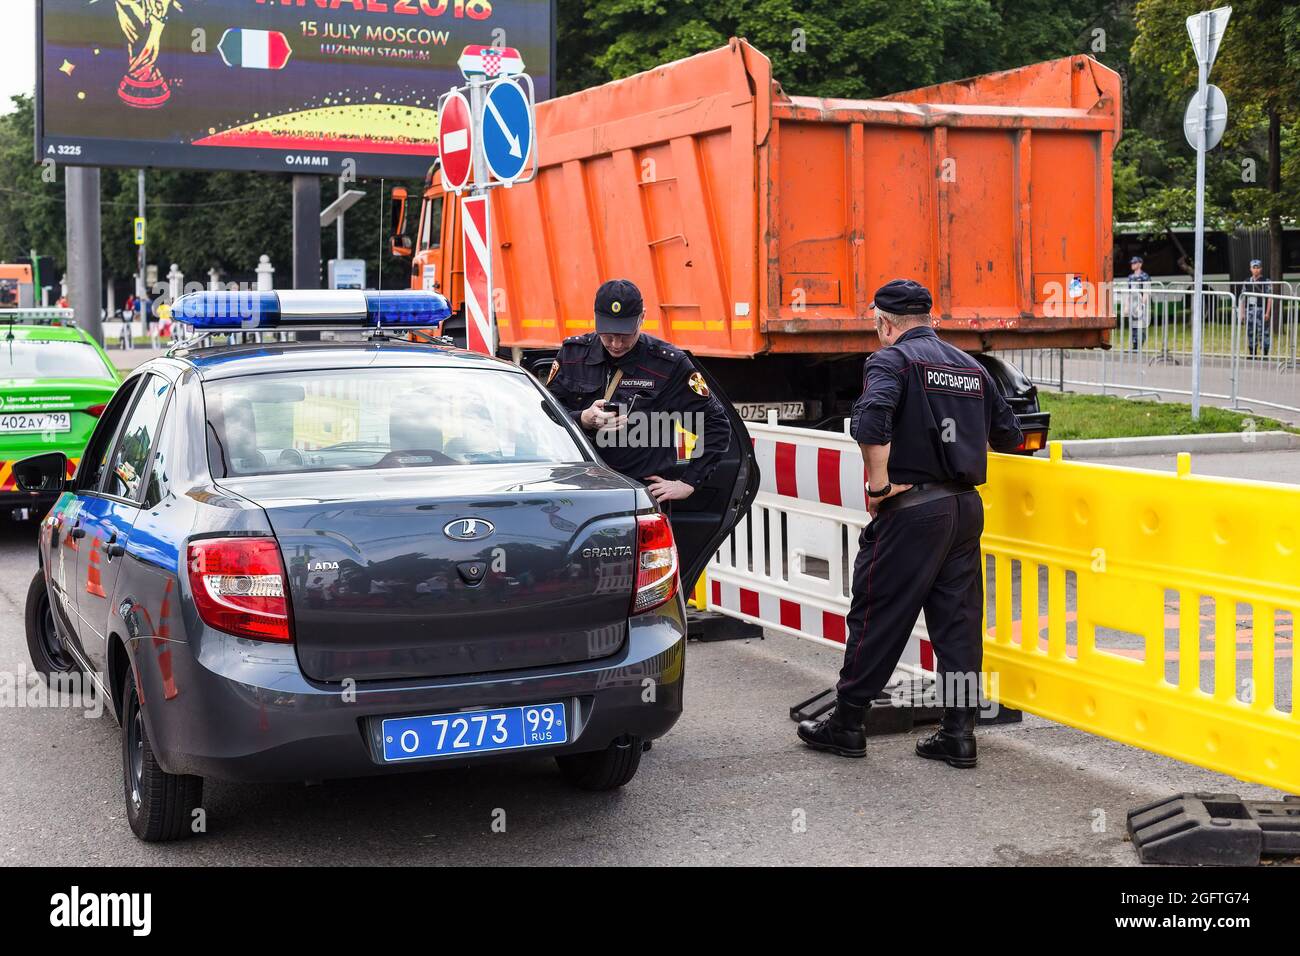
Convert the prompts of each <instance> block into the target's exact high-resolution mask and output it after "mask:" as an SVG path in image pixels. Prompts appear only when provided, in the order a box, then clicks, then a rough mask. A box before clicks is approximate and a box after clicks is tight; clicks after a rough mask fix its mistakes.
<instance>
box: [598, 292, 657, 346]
mask: <svg viewBox="0 0 1300 956" xmlns="http://www.w3.org/2000/svg"><path fill="white" fill-rule="evenodd" d="M644 311H645V304H644V303H643V302H642V301H641V290H640V289H638V288H637V287H636V286H635V285H633V284H632V283H631V282H629V281H628V280H627V279H610V280H609V281H608V282H606V283H604V284H603V285H602V286H601V287H600V288H599V289H597V290H596V331H597V332H604V333H606V334H607V335H630V334H631V333H633V332H635V331H636V324H637V322H639V321H640V319H641V313H642V312H644Z"/></svg>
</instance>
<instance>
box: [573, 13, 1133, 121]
mask: <svg viewBox="0 0 1300 956" xmlns="http://www.w3.org/2000/svg"><path fill="white" fill-rule="evenodd" d="M1111 6H1112V5H1111V4H1104V3H1099V2H1097V0H1021V2H1019V3H1012V2H1011V0H913V2H909V3H902V4H900V3H897V2H895V0H853V2H844V0H799V2H795V0H671V2H670V0H602V2H600V3H592V2H589V0H560V5H559V24H560V36H559V47H560V51H561V56H560V62H561V71H560V76H559V87H560V92H562V93H564V92H572V91H573V90H575V89H581V88H583V87H586V86H591V85H594V84H595V83H597V82H603V81H605V80H610V79H618V78H620V77H624V76H630V75H632V74H633V73H637V72H640V71H642V70H646V69H649V68H651V67H654V66H658V65H660V64H662V63H665V62H668V61H670V60H674V59H678V58H681V57H685V56H690V55H692V54H694V53H700V52H703V51H705V50H710V49H713V48H715V47H718V46H722V45H724V44H725V43H726V42H727V39H728V38H729V37H731V36H741V37H745V38H746V39H748V40H749V41H750V42H752V43H753V44H754V45H755V46H757V47H758V48H759V49H760V50H762V51H763V52H764V53H765V54H767V55H768V56H769V57H770V58H771V59H772V64H773V71H774V75H775V76H776V77H777V79H779V80H780V81H781V84H782V85H783V86H784V87H785V88H786V89H787V90H790V91H792V92H795V93H800V94H805V95H818V96H843V97H869V96H879V95H883V94H885V93H892V92H897V91H899V90H905V89H910V88H913V87H917V86H925V85H928V84H931V83H938V82H941V81H944V80H952V79H959V78H961V77H964V76H972V75H975V74H978V73H984V72H988V71H990V70H997V69H1005V68H1008V67H1013V66H1022V65H1024V64H1026V63H1032V62H1035V61H1037V60H1041V59H1047V58H1051V57H1057V56H1065V55H1068V54H1072V53H1079V52H1086V51H1087V49H1088V47H1087V45H1086V43H1087V41H1088V39H1089V34H1088V32H1087V28H1088V27H1089V26H1090V25H1092V24H1094V22H1095V21H1097V20H1098V19H1100V18H1102V17H1103V16H1104V12H1105V11H1106V10H1108V9H1110V7H1111Z"/></svg>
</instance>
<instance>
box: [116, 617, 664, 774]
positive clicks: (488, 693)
mask: <svg viewBox="0 0 1300 956" xmlns="http://www.w3.org/2000/svg"><path fill="white" fill-rule="evenodd" d="M661 611H663V612H666V613H663V614H647V615H643V616H641V617H638V618H634V619H633V620H632V621H631V622H630V626H629V628H628V634H629V636H628V640H627V642H626V643H625V644H624V646H623V648H622V650H620V651H619V652H618V653H617V654H615V655H613V656H612V657H608V658H604V659H602V660H599V661H591V662H584V663H582V664H571V665H564V666H559V667H550V668H544V669H542V668H539V669H535V670H528V671H515V672H500V673H493V674H484V675H473V676H466V677H450V678H437V679H429V680H426V681H421V682H418V684H417V683H416V682H412V681H401V682H394V681H389V682H374V683H366V682H363V683H359V684H357V685H356V686H355V688H352V689H350V690H349V689H347V688H344V687H343V686H341V685H337V684H336V685H320V684H315V683H312V682H310V681H308V680H307V679H306V678H305V677H303V675H302V672H301V670H300V669H299V667H298V662H297V658H296V655H295V654H294V649H293V647H292V646H287V645H286V646H281V645H274V644H265V643H261V642H257V641H247V640H241V639H239V638H236V637H232V636H229V635H224V634H220V633H217V632H207V633H205V634H204V635H203V636H202V639H201V640H200V641H199V642H197V645H196V643H195V642H188V643H182V642H176V641H155V640H152V639H144V640H138V641H136V642H134V645H135V646H134V647H133V648H132V657H133V659H134V661H135V666H136V673H137V674H138V675H139V678H140V681H141V683H142V689H143V692H144V708H145V719H146V722H147V725H148V729H149V735H150V740H151V742H152V744H153V747H154V751H155V753H156V754H157V757H158V760H159V762H160V763H161V764H162V766H163V768H164V769H165V770H167V771H168V772H169V773H177V774H182V773H183V774H195V775H198V776H202V777H215V778H220V779H227V780H242V781H265V782H270V781H300V780H320V779H331V778H339V777H359V776H368V775H372V774H384V773H396V772H402V771H409V770H428V769H431V768H432V767H434V766H436V765H447V764H455V765H461V766H463V765H465V764H467V763H470V762H473V763H481V762H484V761H489V760H500V759H509V758H510V757H518V756H536V755H547V754H550V755H554V754H565V753H582V752H586V751H593V750H602V749H604V748H605V747H606V746H608V745H609V744H610V743H611V742H612V741H614V740H615V739H617V738H619V737H621V736H623V735H625V734H631V735H635V736H638V737H643V738H645V739H653V738H656V737H661V736H663V735H664V734H665V733H667V732H668V730H669V729H670V728H671V727H672V726H673V724H675V723H676V722H677V719H678V718H679V717H680V716H681V711H682V683H683V677H684V666H685V644H686V626H685V613H684V608H683V606H682V605H681V602H680V599H679V600H678V601H674V602H672V603H671V604H669V605H667V606H666V607H664V608H662V609H661ZM195 646H197V647H198V648H199V653H198V654H197V655H195V654H194V653H193V652H192V649H193V648H194V647H195ZM555 701H564V702H565V703H566V704H568V705H569V725H570V732H571V740H570V742H569V743H567V744H562V745H557V746H555V747H535V748H528V749H526V750H515V751H508V752H503V753H497V754H484V755H481V756H473V757H468V758H466V757H438V758H433V759H430V760H413V761H405V762H401V763H397V764H385V763H383V762H381V760H380V759H379V757H378V753H379V751H378V750H377V749H376V748H377V747H378V746H379V741H378V732H379V720H378V718H382V717H395V716H404V715H408V716H415V715H419V714H431V713H445V712H450V711H456V710H470V709H476V708H484V707H497V706H511V705H517V704H529V703H549V702H555Z"/></svg>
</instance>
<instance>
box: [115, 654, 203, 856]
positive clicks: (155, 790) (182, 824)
mask: <svg viewBox="0 0 1300 956" xmlns="http://www.w3.org/2000/svg"><path fill="white" fill-rule="evenodd" d="M122 696H123V700H122V785H123V796H124V797H125V799H126V819H127V822H128V823H130V824H131V830H132V831H133V832H134V833H135V835H136V836H138V837H139V838H140V839H141V840H144V841H145V842H146V843H162V842H165V841H168V840H181V839H184V838H185V837H188V836H190V835H191V834H192V833H193V832H194V829H193V822H194V811H195V810H197V809H198V808H199V806H200V804H201V803H202V802H203V778H202V777H192V776H188V775H181V774H173V773H167V771H165V770H163V768H162V767H160V766H159V765H158V759H157V757H155V756H154V752H153V747H152V745H151V744H150V743H149V731H148V729H147V728H146V727H145V723H144V711H143V710H142V709H141V707H140V695H139V693H138V691H137V690H136V686H135V674H134V672H133V671H129V670H128V671H127V674H126V679H125V680H124V681H123V686H122Z"/></svg>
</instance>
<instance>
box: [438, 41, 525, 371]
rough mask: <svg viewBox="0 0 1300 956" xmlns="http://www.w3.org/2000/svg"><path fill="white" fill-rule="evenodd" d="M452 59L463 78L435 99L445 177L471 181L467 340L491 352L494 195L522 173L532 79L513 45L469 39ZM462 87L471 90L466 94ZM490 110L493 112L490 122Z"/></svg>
mask: <svg viewBox="0 0 1300 956" xmlns="http://www.w3.org/2000/svg"><path fill="white" fill-rule="evenodd" d="M457 65H458V66H459V67H460V70H461V73H462V74H463V75H464V77H465V80H466V86H465V87H454V88H452V89H451V90H450V91H448V92H447V93H446V94H445V95H444V96H443V97H442V99H441V100H440V101H439V114H440V115H439V128H440V131H439V152H440V155H441V156H442V181H443V185H444V187H446V188H447V189H448V190H449V191H452V192H455V193H456V194H457V196H460V195H461V191H462V190H463V189H466V188H468V189H469V195H468V196H465V197H464V198H462V199H461V204H460V208H461V248H462V253H463V260H462V261H463V262H464V265H465V345H466V347H467V348H468V349H469V350H470V351H473V352H480V353H483V354H486V355H496V353H497V346H498V343H499V342H500V339H501V336H500V333H499V331H498V329H497V322H496V295H495V289H494V288H493V285H492V246H493V243H492V211H491V195H492V189H493V188H494V187H497V186H510V185H511V184H513V183H515V182H520V181H524V180H520V179H519V177H520V176H521V174H522V173H523V171H524V168H525V166H526V163H527V158H528V156H529V150H530V149H531V147H532V142H533V138H534V136H533V130H534V120H533V93H532V81H531V80H530V79H529V78H528V77H527V75H526V74H525V73H524V72H523V69H524V61H523V57H521V56H520V55H519V51H518V50H516V49H514V48H513V47H485V46H474V45H471V46H467V47H465V51H464V52H463V53H462V54H461V57H460V59H459V60H458V61H457ZM504 76H519V77H522V78H523V80H524V81H525V82H526V83H527V92H524V90H523V88H521V87H519V86H518V85H517V84H515V83H514V82H513V81H512V82H511V83H510V84H509V85H508V87H502V85H501V82H500V81H499V78H501V77H504ZM489 79H494V82H492V83H489ZM463 90H468V92H469V97H468V98H466V97H465V95H464V92H462V91H463ZM508 91H513V93H510V92H508ZM502 97H504V98H502ZM488 114H491V116H492V119H493V124H492V125H491V126H490V127H489V124H488V123H487V120H486V117H487V115H488ZM533 174H534V175H535V174H536V159H535V158H534V169H533ZM530 178H531V177H530Z"/></svg>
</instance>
